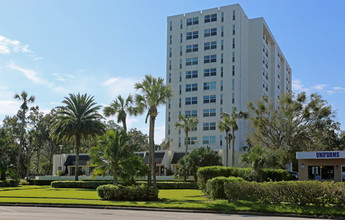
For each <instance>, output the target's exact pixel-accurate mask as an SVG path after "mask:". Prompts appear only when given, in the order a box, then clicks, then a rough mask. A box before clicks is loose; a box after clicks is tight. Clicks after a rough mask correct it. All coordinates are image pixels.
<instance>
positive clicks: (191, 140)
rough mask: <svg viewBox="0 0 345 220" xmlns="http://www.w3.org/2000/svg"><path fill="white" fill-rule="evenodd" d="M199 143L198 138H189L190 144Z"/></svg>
mask: <svg viewBox="0 0 345 220" xmlns="http://www.w3.org/2000/svg"><path fill="white" fill-rule="evenodd" d="M196 142H197V138H196V137H189V138H188V144H195V143H196Z"/></svg>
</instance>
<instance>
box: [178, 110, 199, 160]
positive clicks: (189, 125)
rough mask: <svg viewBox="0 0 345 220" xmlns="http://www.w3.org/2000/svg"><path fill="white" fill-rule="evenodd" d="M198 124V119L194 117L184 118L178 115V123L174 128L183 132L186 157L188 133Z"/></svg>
mask: <svg viewBox="0 0 345 220" xmlns="http://www.w3.org/2000/svg"><path fill="white" fill-rule="evenodd" d="M198 123H199V121H198V119H197V118H196V117H190V116H187V117H186V116H184V115H179V117H178V122H176V124H175V127H176V128H180V129H183V130H184V133H185V135H186V139H185V146H186V148H185V155H187V152H188V133H189V131H190V130H191V129H193V128H194V127H195V126H196V125H197V124H198Z"/></svg>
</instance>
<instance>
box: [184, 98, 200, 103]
mask: <svg viewBox="0 0 345 220" xmlns="http://www.w3.org/2000/svg"><path fill="white" fill-rule="evenodd" d="M196 104H198V97H186V99H185V105H196Z"/></svg>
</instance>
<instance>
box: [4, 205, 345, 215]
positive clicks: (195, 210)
mask: <svg viewBox="0 0 345 220" xmlns="http://www.w3.org/2000/svg"><path fill="white" fill-rule="evenodd" d="M0 206H21V207H49V208H87V209H112V210H116V209H117V210H133V211H157V212H184V213H212V214H223V215H224V214H236V215H258V216H282V217H295V218H311V219H312V218H318V219H345V217H342V216H313V215H298V214H289V213H286V214H284V213H271V212H267V213H266V212H250V211H216V210H200V209H169V208H150V207H131V206H104V205H78V204H75V205H73V204H43V203H42V204H39V203H37V204H36V203H0Z"/></svg>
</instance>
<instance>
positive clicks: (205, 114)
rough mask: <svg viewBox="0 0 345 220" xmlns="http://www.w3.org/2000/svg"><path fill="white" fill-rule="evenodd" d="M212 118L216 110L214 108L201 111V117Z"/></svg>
mask: <svg viewBox="0 0 345 220" xmlns="http://www.w3.org/2000/svg"><path fill="white" fill-rule="evenodd" d="M214 116H216V109H215V108H210V109H204V110H203V117H214Z"/></svg>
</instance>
